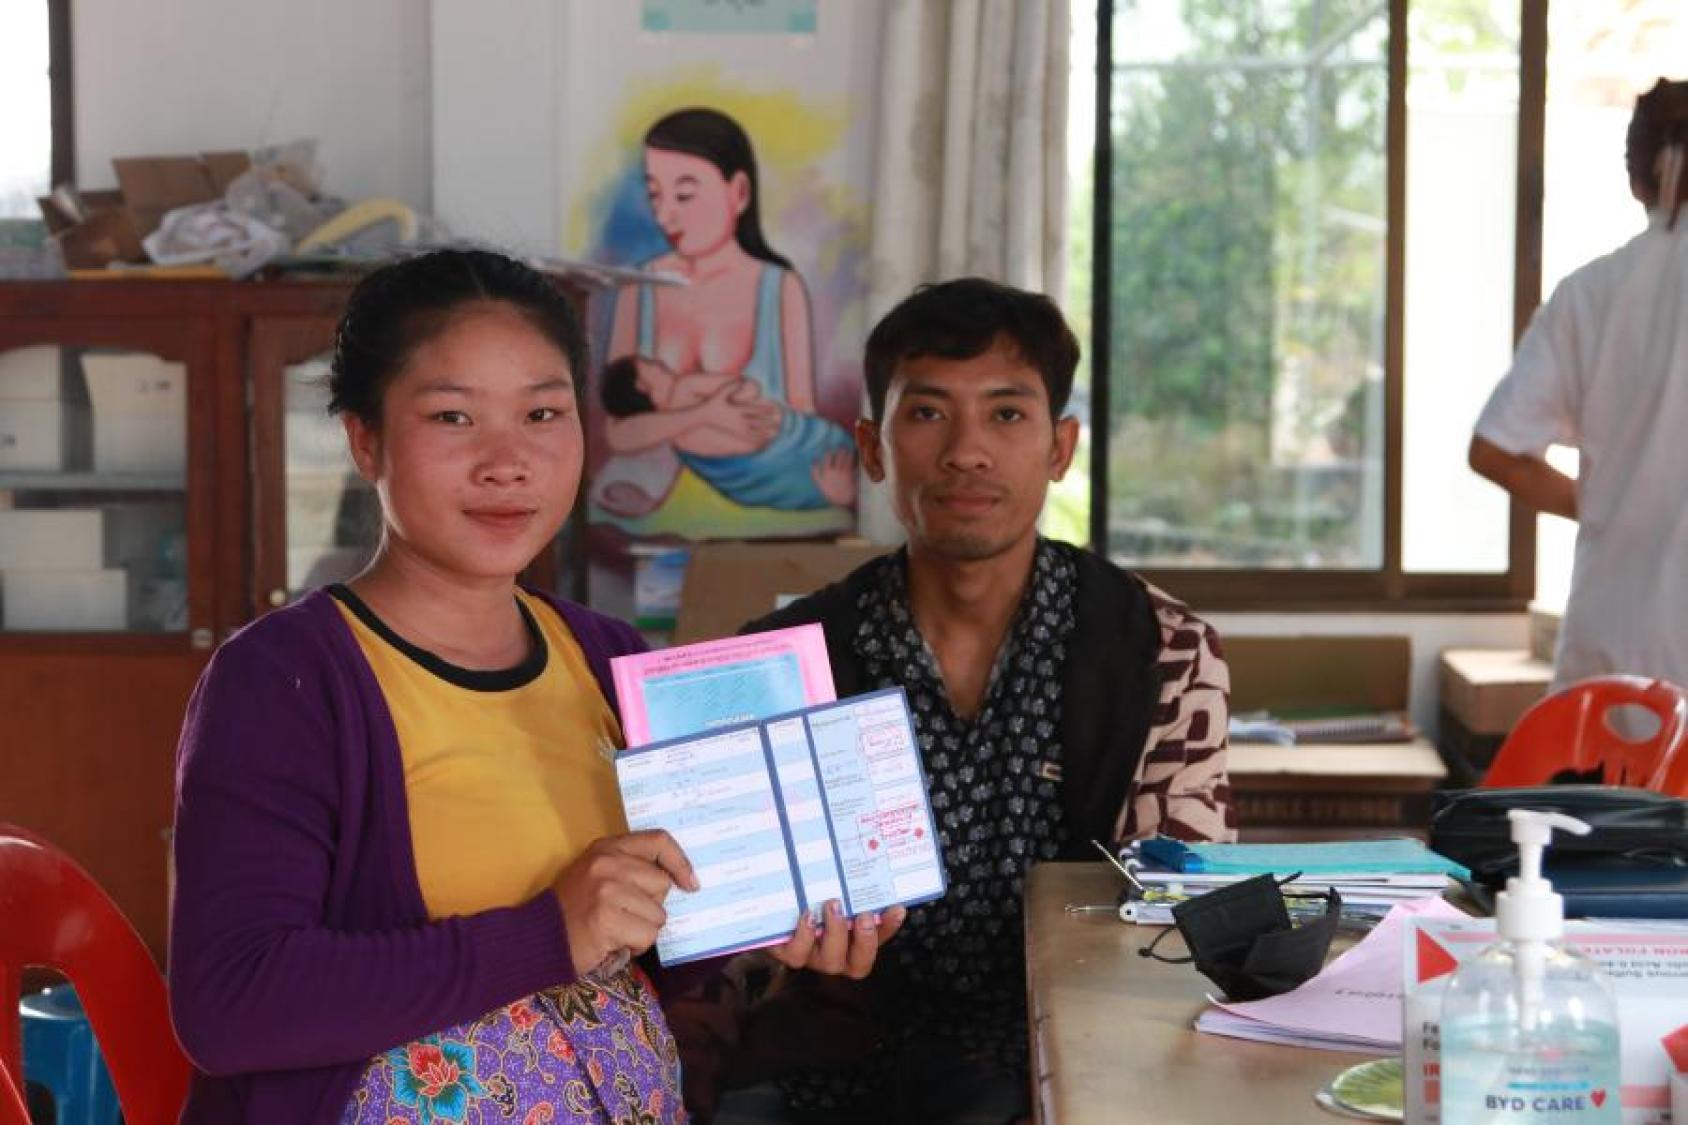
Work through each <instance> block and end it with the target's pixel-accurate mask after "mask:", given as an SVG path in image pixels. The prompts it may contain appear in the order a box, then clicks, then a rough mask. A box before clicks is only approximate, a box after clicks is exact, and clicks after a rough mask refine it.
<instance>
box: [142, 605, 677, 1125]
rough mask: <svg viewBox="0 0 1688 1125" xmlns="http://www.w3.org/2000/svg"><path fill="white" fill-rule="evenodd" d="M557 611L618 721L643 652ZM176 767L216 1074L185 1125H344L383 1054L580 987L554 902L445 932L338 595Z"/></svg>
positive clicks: (229, 680) (197, 984) (182, 922)
mask: <svg viewBox="0 0 1688 1125" xmlns="http://www.w3.org/2000/svg"><path fill="white" fill-rule="evenodd" d="M542 596H543V595H542ZM548 600H550V601H551V604H552V605H554V606H555V607H556V608H557V610H558V611H559V612H560V613H561V614H562V616H563V619H564V621H565V622H566V623H567V624H568V627H569V629H570V630H571V631H572V632H573V634H574V636H575V638H576V640H577V641H579V643H580V646H581V648H582V649H583V650H584V652H585V654H586V660H587V663H588V665H589V666H590V667H591V669H592V673H593V675H594V676H595V677H596V679H597V681H598V685H599V688H600V690H602V691H603V693H604V697H605V698H606V699H608V700H610V702H611V705H612V706H613V705H614V699H615V694H614V692H613V691H612V690H610V687H609V684H610V676H609V658H610V657H612V656H617V655H621V654H623V653H630V652H638V651H642V650H643V649H644V648H645V644H644V641H643V640H642V638H641V637H640V636H639V634H638V633H637V632H636V631H634V630H633V629H632V628H631V627H630V626H628V625H626V624H624V623H622V622H620V621H616V620H614V619H613V618H609V617H605V616H602V615H601V614H597V613H593V612H592V611H590V610H587V609H584V608H582V607H580V606H577V605H574V604H573V603H570V602H564V601H559V600H556V599H548ZM176 770H177V772H176V834H175V863H176V895H175V899H174V901H173V903H172V904H171V927H170V972H169V981H170V1004H171V1013H172V1016H173V1018H174V1020H175V1025H176V1034H177V1037H178V1038H180V1040H181V1042H182V1046H183V1047H184V1048H185V1049H186V1051H187V1054H188V1057H189V1058H190V1059H192V1060H193V1062H194V1065H195V1066H196V1067H197V1068H198V1071H199V1073H198V1074H197V1075H196V1077H195V1079H194V1083H193V1089H192V1092H191V1093H190V1094H189V1097H188V1105H187V1108H186V1110H185V1111H184V1112H183V1117H182V1119H183V1120H184V1121H187V1122H202V1121H203V1122H213V1121H214V1122H236V1121H246V1122H266V1123H267V1122H277V1123H282V1122H285V1123H287V1125H294V1123H297V1122H307V1121H337V1120H339V1117H340V1115H341V1113H342V1112H343V1110H344V1107H345V1104H346V1101H347V1099H348V1098H349V1097H350V1096H351V1093H352V1090H353V1088H354V1086H355V1084H356V1082H357V1080H358V1077H359V1075H360V1074H361V1073H362V1071H363V1068H364V1067H365V1066H366V1065H367V1063H368V1061H369V1060H370V1059H371V1058H372V1057H374V1056H375V1055H377V1054H380V1053H381V1052H382V1051H385V1050H388V1049H390V1048H392V1047H396V1046H400V1045H402V1044H404V1043H408V1042H410V1041H411V1040H413V1039H418V1038H420V1037H422V1036H424V1035H427V1034H430V1033H432V1032H435V1031H439V1030H441V1029H442V1028H445V1027H449V1026H451V1025H453V1024H456V1023H462V1022H464V1021H467V1020H472V1019H475V1018H477V1017H479V1016H481V1015H484V1014H485V1013H487V1012H489V1011H491V1010H492V1009H494V1008H497V1007H499V1006H501V1005H503V1004H506V1003H509V1002H510V1001H512V1000H515V999H518V998H520V997H522V996H526V995H528V994H530V993H533V992H537V991H539V990H540V989H543V988H548V987H551V986H553V985H557V984H564V983H567V982H569V981H571V980H573V979H574V976H575V973H574V968H573V964H572V958H571V957H570V955H569V950H568V941H567V938H566V936H565V932H564V929H563V918H562V912H561V910H560V909H559V907H558V905H557V901H556V898H555V897H554V896H553V895H552V894H551V893H550V892H549V891H546V892H544V893H542V894H540V895H538V896H536V897H535V898H533V899H531V900H529V901H528V902H525V903H522V904H521V905H519V906H512V907H508V908H504V909H498V910H488V911H485V912H484V913H480V914H475V915H471V916H468V917H458V918H449V919H446V920H443V921H437V922H431V921H429V920H428V914H427V910H426V908H425V907H424V905H423V901H422V889H421V886H420V885H419V883H418V882H417V876H416V862H415V857H414V855H413V853H412V851H411V840H410V820H409V813H408V810H407V806H406V803H405V789H404V770H403V764H402V760H401V758H400V755H399V746H398V738H397V735H396V733H395V731H394V729H393V722H392V718H391V716H390V715H389V714H388V711H387V705H386V701H385V700H384V699H383V698H382V695H381V691H380V689H379V687H378V686H377V683H376V680H375V675H374V673H373V672H372V671H371V670H370V667H369V665H368V663H367V662H366V661H365V660H364V657H363V653H362V650H361V649H360V648H359V647H358V643H357V639H356V638H355V637H354V636H353V634H352V632H351V630H350V629H349V628H348V627H347V626H346V623H345V621H344V620H343V619H342V618H341V616H340V611H339V610H338V609H337V608H336V607H335V605H334V602H333V599H332V598H331V597H330V596H329V595H327V594H325V593H323V592H322V591H317V592H315V593H312V594H309V595H307V596H306V597H304V598H302V599H301V600H300V601H298V602H297V603H295V604H294V605H291V606H288V607H287V608H285V609H280V610H277V611H275V612H274V613H270V614H267V615H266V616H264V617H263V618H261V619H259V620H258V621H256V622H254V623H253V624H252V625H250V626H248V627H247V628H245V629H243V630H242V631H241V632H240V633H239V634H237V635H236V636H234V637H232V638H230V639H229V641H228V642H227V643H226V644H224V645H223V646H222V647H221V648H220V649H218V651H217V653H216V655H215V656H214V657H213V658H212V660H211V663H210V664H209V666H208V667H207V668H206V670H205V673H204V675H203V676H201V678H200V681H199V685H198V686H197V687H196V688H195V689H194V693H193V697H192V699H191V700H190V701H189V703H188V712H187V720H186V723H185V724H184V725H183V728H182V741H181V745H180V747H179V749H178V751H177V766H176ZM688 968H690V966H688ZM705 972H707V970H705ZM699 976H700V974H699V973H697V972H689V973H687V974H686V977H687V980H686V981H684V982H682V981H678V980H675V979H673V978H672V977H671V978H669V979H668V980H667V981H663V982H661V983H662V984H663V985H665V986H666V987H667V988H671V989H678V988H683V987H685V986H686V985H687V984H689V983H692V982H695V981H696V980H697V979H699Z"/></svg>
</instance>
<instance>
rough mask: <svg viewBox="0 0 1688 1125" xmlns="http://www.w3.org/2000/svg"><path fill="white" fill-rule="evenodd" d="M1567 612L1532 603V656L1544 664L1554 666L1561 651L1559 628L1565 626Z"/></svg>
mask: <svg viewBox="0 0 1688 1125" xmlns="http://www.w3.org/2000/svg"><path fill="white" fill-rule="evenodd" d="M1564 621H1565V611H1564V610H1562V609H1553V608H1551V607H1549V606H1545V605H1540V604H1537V603H1535V602H1531V603H1530V655H1531V656H1533V657H1535V658H1536V659H1537V660H1539V661H1541V662H1542V663H1543V664H1552V663H1553V658H1554V656H1556V655H1557V654H1558V651H1559V626H1560V625H1562V624H1564Z"/></svg>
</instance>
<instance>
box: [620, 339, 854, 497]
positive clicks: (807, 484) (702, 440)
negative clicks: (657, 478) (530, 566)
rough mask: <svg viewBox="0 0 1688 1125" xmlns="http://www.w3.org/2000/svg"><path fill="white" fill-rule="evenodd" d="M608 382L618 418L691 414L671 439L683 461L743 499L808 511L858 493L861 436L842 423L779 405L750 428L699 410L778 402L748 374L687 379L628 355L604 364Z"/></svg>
mask: <svg viewBox="0 0 1688 1125" xmlns="http://www.w3.org/2000/svg"><path fill="white" fill-rule="evenodd" d="M601 384H602V387H603V392H602V393H603V402H604V410H605V412H606V413H608V414H609V416H610V417H611V418H616V419H628V418H633V417H635V416H637V415H640V414H648V413H651V412H653V411H661V412H663V413H665V414H666V413H670V412H690V413H689V417H691V418H693V419H694V420H695V421H694V424H693V425H691V426H689V427H688V428H687V429H685V430H683V431H680V432H676V433H674V434H673V436H672V437H671V438H670V440H671V441H672V443H673V445H674V448H675V450H676V452H678V453H679V455H680V460H681V461H682V462H684V463H685V464H686V465H687V466H689V467H690V468H691V470H692V471H693V472H695V473H696V474H697V475H698V476H700V477H702V478H703V479H704V481H706V482H707V483H708V484H709V485H710V486H711V487H713V488H714V489H715V490H716V491H717V492H719V493H721V494H722V495H723V496H725V497H727V499H729V500H731V501H733V502H734V503H736V504H742V505H744V506H745V507H765V508H780V509H784V510H788V511H801V510H805V509H810V508H825V507H829V506H832V507H840V508H843V507H848V506H849V505H850V502H851V501H852V500H854V499H855V496H856V458H855V441H854V440H853V439H852V438H851V437H850V435H849V434H847V433H845V432H844V428H843V427H842V426H840V425H838V424H837V423H836V422H830V421H828V420H827V419H825V418H822V417H821V416H820V415H818V414H805V413H802V412H801V411H797V410H792V409H791V408H790V407H788V406H779V407H777V411H776V412H775V413H773V414H772V415H764V414H760V413H759V414H757V415H756V419H757V420H756V421H755V423H754V424H753V425H752V426H751V428H750V433H749V434H743V433H739V432H735V431H734V430H733V429H730V428H723V427H720V426H717V425H715V424H713V423H712V422H711V420H710V418H711V415H710V414H709V413H708V412H707V411H706V410H705V411H698V410H696V408H698V407H707V405H708V404H709V403H710V401H711V400H713V399H719V401H723V402H725V403H727V404H729V405H731V406H734V407H736V406H740V405H744V406H756V405H762V406H769V405H774V404H772V403H769V402H767V401H765V400H764V399H763V398H762V392H761V388H760V387H758V386H757V385H756V384H755V383H754V382H752V381H751V380H749V379H747V378H745V377H743V376H739V375H715V374H706V373H701V372H700V373H698V374H696V375H688V376H686V377H685V378H681V377H680V376H678V375H676V374H674V372H672V371H670V370H669V369H668V366H667V365H666V364H664V363H663V362H662V361H660V360H655V359H646V358H645V357H643V356H623V357H622V358H620V359H618V360H616V361H615V362H613V363H611V364H610V365H609V366H608V367H606V368H604V373H603V377H602V379H601ZM764 419H766V420H764Z"/></svg>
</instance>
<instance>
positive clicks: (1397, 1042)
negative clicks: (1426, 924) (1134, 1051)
mask: <svg viewBox="0 0 1688 1125" xmlns="http://www.w3.org/2000/svg"><path fill="white" fill-rule="evenodd" d="M1420 917H1422V918H1438V917H1451V918H1463V917H1465V915H1463V914H1461V913H1460V912H1459V911H1458V910H1456V909H1455V908H1454V907H1452V906H1450V905H1449V904H1448V903H1447V902H1446V901H1444V900H1443V899H1440V898H1428V899H1423V900H1421V901H1418V902H1410V903H1403V904H1401V905H1399V906H1396V907H1394V908H1393V909H1392V910H1390V911H1389V913H1388V915H1387V916H1386V917H1385V918H1384V919H1383V921H1382V922H1381V923H1379V924H1378V926H1377V928H1376V929H1374V930H1373V931H1372V932H1371V933H1370V934H1368V935H1367V936H1366V938H1365V940H1363V941H1361V942H1360V943H1359V944H1358V945H1356V946H1354V948H1352V949H1350V950H1348V951H1347V952H1346V953H1344V954H1342V955H1341V956H1340V957H1338V958H1336V960H1334V961H1332V962H1331V963H1330V964H1329V965H1326V966H1325V968H1324V970H1323V971H1322V972H1321V973H1319V975H1318V976H1316V977H1314V978H1313V979H1312V980H1310V981H1308V982H1307V983H1306V984H1304V985H1302V986H1301V987H1300V988H1297V989H1295V990H1294V991H1292V992H1286V993H1283V994H1282V995H1280V996H1270V997H1267V998H1266V999H1265V1000H1250V1001H1247V1002H1245V1003H1237V1004H1230V1003H1219V1002H1215V1004H1214V1006H1213V1007H1211V1008H1208V1009H1207V1010H1206V1011H1204V1012H1203V1013H1202V1014H1201V1015H1200V1016H1198V1017H1197V1018H1196V1030H1197V1031H1205V1032H1207V1033H1208V1034H1210V1035H1225V1036H1229V1037H1231V1038H1233V1039H1255V1040H1259V1041H1261V1042H1264V1043H1287V1044H1289V1045H1291V1046H1296V1047H1315V1048H1317V1049H1319V1050H1323V1051H1358V1052H1361V1053H1365V1054H1377V1055H1389V1054H1395V1053H1397V1052H1399V1051H1400V1050H1401V1026H1402V1021H1401V995H1402V984H1401V982H1402V969H1401V966H1402V964H1403V958H1404V957H1405V956H1406V938H1407V933H1408V925H1407V920H1408V919H1410V918H1420Z"/></svg>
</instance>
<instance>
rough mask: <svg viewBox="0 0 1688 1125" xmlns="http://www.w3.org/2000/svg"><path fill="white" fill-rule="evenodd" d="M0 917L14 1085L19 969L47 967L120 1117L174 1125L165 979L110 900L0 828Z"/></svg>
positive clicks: (176, 1111) (179, 1073)
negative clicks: (70, 997)
mask: <svg viewBox="0 0 1688 1125" xmlns="http://www.w3.org/2000/svg"><path fill="white" fill-rule="evenodd" d="M0 918H4V919H5V920H6V922H5V924H4V925H0V1070H3V1071H5V1072H6V1073H8V1074H10V1075H12V1076H13V1077H14V1079H15V1080H17V1081H18V1082H19V1083H20V1084H21V1079H22V1075H23V1066H22V1062H21V1058H20V1055H21V1036H22V1031H21V1028H20V1026H19V1023H18V1015H17V1012H18V1000H19V998H20V997H19V991H20V989H21V987H22V974H23V970H24V968H26V967H43V968H48V969H52V970H54V971H55V972H58V973H62V974H64V975H65V976H67V977H69V978H70V982H71V984H73V985H75V986H76V995H77V997H78V999H80V1000H81V1001H82V1007H83V1009H84V1010H85V1011H86V1012H87V1013H88V1022H89V1023H90V1024H91V1025H92V1026H93V1029H94V1037H95V1038H96V1039H97V1040H99V1044H100V1052H101V1053H102V1054H103V1055H104V1056H105V1061H106V1066H107V1067H109V1068H110V1070H111V1079H112V1084H113V1085H115V1086H116V1087H117V1100H118V1102H119V1103H120V1104H121V1106H122V1108H123V1118H124V1120H125V1121H127V1122H128V1123H129V1125H164V1123H166V1122H174V1121H175V1120H176V1119H177V1118H178V1117H179V1116H180V1115H181V1112H182V1104H183V1103H184V1102H185V1101H186V1100H187V1092H188V1080H189V1078H190V1076H191V1074H192V1071H191V1068H190V1066H189V1064H188V1060H187V1056H186V1055H184V1054H183V1053H182V1049H181V1047H180V1046H178V1045H177V1043H176V1035H175V1032H174V1030H173V1029H172V1028H171V1026H170V1008H169V1001H168V999H167V997H166V993H165V989H164V978H163V976H162V975H161V974H160V973H159V971H158V966H157V965H155V964H153V960H152V955H151V954H150V953H148V952H147V948H146V945H145V944H144V943H143V942H142V941H141V938H140V935H139V934H137V933H136V932H135V928H134V927H133V926H131V925H130V924H129V920H128V919H127V918H125V917H123V914H122V912H121V911H119V910H118V909H117V905H116V903H114V902H112V901H111V898H110V897H109V896H108V895H107V894H106V893H105V892H104V891H103V890H101V889H100V887H99V884H97V883H95V882H94V880H93V879H92V878H91V877H90V876H89V875H88V873H87V872H86V871H84V870H82V868H80V867H78V866H77V865H76V863H75V862H74V861H73V860H71V858H70V857H69V856H67V855H65V854H64V853H63V852H61V851H59V850H58V849H57V848H55V847H53V846H52V845H51V844H49V843H47V842H46V841H45V840H42V839H40V838H39V837H37V836H34V835H31V834H30V833H29V832H26V831H24V830H23V829H21V828H17V827H15V826H13V825H9V824H0ZM3 1100H4V1099H3V1096H0V1104H3ZM4 1119H5V1113H4V1110H3V1109H0V1121H4Z"/></svg>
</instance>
